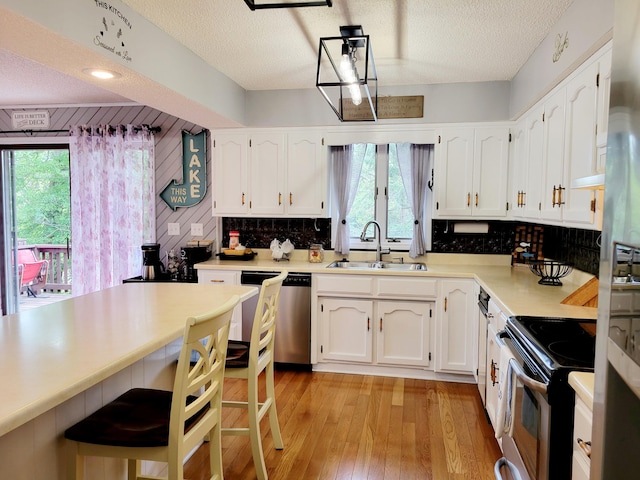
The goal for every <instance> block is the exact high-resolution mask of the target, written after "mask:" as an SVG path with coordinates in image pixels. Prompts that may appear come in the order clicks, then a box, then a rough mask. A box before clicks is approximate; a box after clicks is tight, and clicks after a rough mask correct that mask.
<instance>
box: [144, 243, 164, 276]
mask: <svg viewBox="0 0 640 480" xmlns="http://www.w3.org/2000/svg"><path fill="white" fill-rule="evenodd" d="M141 248H142V279H143V280H146V281H152V280H155V279H156V278H157V277H158V276H160V275H161V274H162V273H164V265H163V264H162V262H161V261H160V244H159V243H145V244H143V245H142V247H141Z"/></svg>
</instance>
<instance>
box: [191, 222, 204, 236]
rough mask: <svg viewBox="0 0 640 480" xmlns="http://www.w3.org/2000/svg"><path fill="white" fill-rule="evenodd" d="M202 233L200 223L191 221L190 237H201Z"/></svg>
mask: <svg viewBox="0 0 640 480" xmlns="http://www.w3.org/2000/svg"><path fill="white" fill-rule="evenodd" d="M203 235H204V230H203V228H202V224H201V223H192V224H191V236H192V237H202V236H203Z"/></svg>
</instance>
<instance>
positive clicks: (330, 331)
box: [318, 298, 373, 363]
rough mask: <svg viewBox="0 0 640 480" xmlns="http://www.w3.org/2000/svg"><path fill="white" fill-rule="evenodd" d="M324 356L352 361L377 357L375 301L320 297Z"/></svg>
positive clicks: (322, 352)
mask: <svg viewBox="0 0 640 480" xmlns="http://www.w3.org/2000/svg"><path fill="white" fill-rule="evenodd" d="M318 304H319V307H320V329H321V330H320V331H321V344H320V358H321V359H323V360H343V361H348V362H359V363H371V362H372V361H373V330H372V328H373V324H372V322H373V302H372V301H370V300H353V299H346V298H345V299H341V298H319V299H318Z"/></svg>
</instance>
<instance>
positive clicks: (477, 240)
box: [431, 220, 601, 275]
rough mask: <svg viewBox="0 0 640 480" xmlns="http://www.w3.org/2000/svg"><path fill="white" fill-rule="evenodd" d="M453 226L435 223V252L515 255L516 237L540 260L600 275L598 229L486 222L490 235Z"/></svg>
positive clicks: (436, 221) (437, 221)
mask: <svg viewBox="0 0 640 480" xmlns="http://www.w3.org/2000/svg"><path fill="white" fill-rule="evenodd" d="M454 223H455V222H454V221H453V220H434V221H433V233H432V235H433V237H432V238H433V239H432V247H431V251H432V252H438V253H477V254H479V253H488V254H501V255H512V254H514V252H515V249H516V247H517V246H518V245H516V237H517V238H518V239H526V240H529V242H530V243H532V247H533V248H532V251H533V252H534V253H535V254H536V257H537V258H540V259H542V258H550V259H553V260H557V261H560V262H567V263H570V264H572V265H573V266H574V267H575V268H577V269H578V270H582V271H583V272H587V273H591V274H592V275H598V271H599V266H600V235H601V233H600V232H599V231H597V230H583V229H580V228H568V227H558V226H550V225H538V224H532V223H524V222H503V221H489V222H486V223H488V224H489V232H488V233H483V234H478V233H462V234H460V233H453V224H454ZM529 237H531V238H529ZM517 242H518V243H519V242H520V240H518V241H517ZM516 257H517V255H514V258H516ZM516 261H517V260H516Z"/></svg>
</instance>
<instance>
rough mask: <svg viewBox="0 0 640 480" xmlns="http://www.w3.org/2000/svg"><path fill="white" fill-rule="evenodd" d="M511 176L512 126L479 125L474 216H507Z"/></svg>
mask: <svg viewBox="0 0 640 480" xmlns="http://www.w3.org/2000/svg"><path fill="white" fill-rule="evenodd" d="M508 175H509V129H508V128H507V127H482V128H476V129H475V141H474V154H473V190H472V199H471V200H472V211H473V215H474V216H480V217H504V216H506V214H507V186H508V184H509V182H508Z"/></svg>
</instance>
